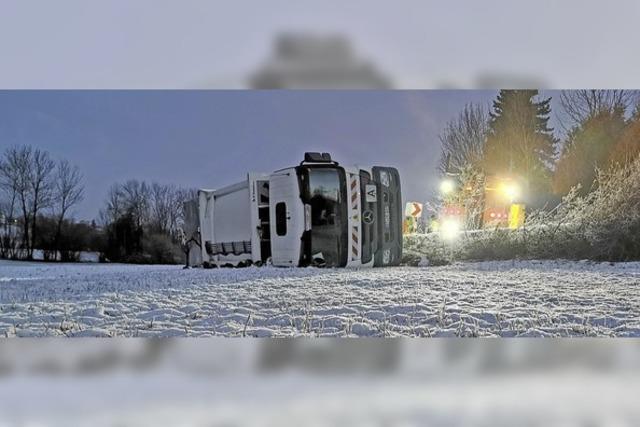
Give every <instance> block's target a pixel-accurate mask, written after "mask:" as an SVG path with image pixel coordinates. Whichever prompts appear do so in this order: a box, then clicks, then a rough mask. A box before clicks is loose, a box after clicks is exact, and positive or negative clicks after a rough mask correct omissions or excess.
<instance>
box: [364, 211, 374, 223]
mask: <svg viewBox="0 0 640 427" xmlns="http://www.w3.org/2000/svg"><path fill="white" fill-rule="evenodd" d="M373 219H374V218H373V212H371V211H364V212H362V221H363V222H364V223H365V224H373Z"/></svg>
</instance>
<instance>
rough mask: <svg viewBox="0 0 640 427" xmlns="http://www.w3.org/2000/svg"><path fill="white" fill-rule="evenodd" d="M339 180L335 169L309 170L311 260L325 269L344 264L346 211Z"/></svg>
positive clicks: (339, 177)
mask: <svg viewBox="0 0 640 427" xmlns="http://www.w3.org/2000/svg"><path fill="white" fill-rule="evenodd" d="M341 181H342V180H341V176H340V174H339V173H338V171H337V170H336V169H328V168H327V169H311V170H309V184H308V185H309V188H308V195H309V196H310V198H309V204H310V205H311V257H312V259H313V260H314V261H315V262H323V263H326V265H327V266H339V265H342V264H343V254H344V251H345V249H344V248H343V246H344V245H345V244H346V242H347V240H348V239H347V238H346V237H344V234H345V233H346V218H345V216H346V215H345V214H346V207H345V200H344V198H345V197H346V195H345V194H344V193H343V191H342V185H341Z"/></svg>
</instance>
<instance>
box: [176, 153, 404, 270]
mask: <svg viewBox="0 0 640 427" xmlns="http://www.w3.org/2000/svg"><path fill="white" fill-rule="evenodd" d="M187 205H190V206H186V209H185V211H186V212H187V218H186V224H185V225H186V228H187V230H191V232H192V233H194V235H195V236H196V238H195V239H194V240H196V241H197V242H199V245H200V248H199V249H200V250H199V251H198V253H196V254H194V255H193V256H192V265H198V264H200V265H203V266H205V267H208V266H244V265H249V264H264V263H267V262H271V263H272V264H273V265H275V266H287V267H296V266H310V265H312V266H322V267H325V266H326V267H374V266H376V267H377V266H391V265H398V263H399V262H400V259H401V257H402V210H401V209H402V200H401V188H400V176H399V174H398V171H397V170H396V169H395V168H390V167H381V166H374V167H371V168H361V167H356V166H353V167H343V166H340V165H339V164H338V162H335V161H333V160H332V159H331V156H330V155H329V154H327V153H306V154H305V157H304V160H303V161H302V162H301V163H300V164H299V165H298V166H295V167H290V168H286V169H281V170H278V171H275V172H273V173H272V174H269V175H266V174H257V173H249V174H248V175H247V179H246V180H245V181H243V182H241V183H238V184H235V185H232V186H229V187H225V188H222V189H220V190H200V191H199V195H198V199H197V200H193V201H191V202H188V203H187ZM189 212H192V214H191V215H189Z"/></svg>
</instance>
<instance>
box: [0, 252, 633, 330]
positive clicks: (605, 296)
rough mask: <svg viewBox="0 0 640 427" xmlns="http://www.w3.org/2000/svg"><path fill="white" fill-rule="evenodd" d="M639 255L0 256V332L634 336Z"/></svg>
mask: <svg viewBox="0 0 640 427" xmlns="http://www.w3.org/2000/svg"><path fill="white" fill-rule="evenodd" d="M639 290H640V263H618V264H609V263H592V262H569V261H499V262H498V261H496V262H482V263H462V264H456V265H452V266H445V267H427V268H412V267H400V268H385V269H372V270H345V269H324V270H323V269H314V268H304V269H278V268H268V267H265V268H247V269H220V270H201V269H193V270H182V269H181V267H179V266H133V265H91V264H46V263H20V262H8V261H0V336H9V337H10V336H69V337H74V336H98V337H108V336H140V337H145V336H161V337H169V336H214V335H223V336H256V337H272V336H276V337H277V336H342V337H344V336H384V337H393V336H419V337H422V336H424V337H438V336H444V337H447V336H503V337H511V336H640V292H638V291H639Z"/></svg>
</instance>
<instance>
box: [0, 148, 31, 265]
mask: <svg viewBox="0 0 640 427" xmlns="http://www.w3.org/2000/svg"><path fill="white" fill-rule="evenodd" d="M30 163H31V150H30V149H28V148H27V147H12V148H9V149H7V150H6V151H5V153H4V158H3V159H2V162H0V178H1V179H2V187H3V188H4V189H5V190H6V191H10V192H12V193H13V194H14V195H15V197H16V199H17V203H18V204H19V207H20V210H21V216H22V218H21V220H22V224H21V225H22V245H23V246H24V247H25V249H26V250H27V252H29V243H30V241H31V240H30V233H29V224H30V223H31V209H30V204H29V181H28V179H27V176H28V173H29V165H30Z"/></svg>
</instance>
